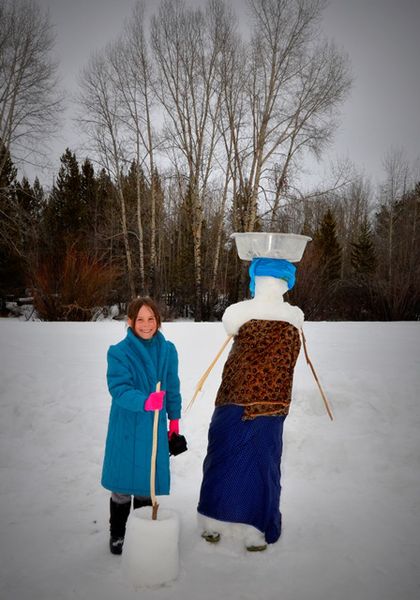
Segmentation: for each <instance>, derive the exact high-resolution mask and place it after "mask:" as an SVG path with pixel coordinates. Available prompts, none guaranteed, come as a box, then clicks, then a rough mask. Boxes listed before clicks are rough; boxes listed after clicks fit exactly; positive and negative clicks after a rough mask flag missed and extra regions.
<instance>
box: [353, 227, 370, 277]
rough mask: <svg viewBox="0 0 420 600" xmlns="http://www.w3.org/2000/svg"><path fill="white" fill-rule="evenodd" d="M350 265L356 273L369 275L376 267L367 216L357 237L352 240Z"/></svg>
mask: <svg viewBox="0 0 420 600" xmlns="http://www.w3.org/2000/svg"><path fill="white" fill-rule="evenodd" d="M351 246H352V250H351V259H350V260H351V266H352V267H353V269H354V270H355V271H356V273H357V274H358V275H361V276H364V275H371V274H372V273H374V272H375V269H376V254H375V246H374V242H373V233H372V229H371V227H370V224H369V221H368V219H367V217H365V219H364V220H363V222H362V224H361V227H360V230H359V235H358V238H357V240H356V241H355V242H352V245H351Z"/></svg>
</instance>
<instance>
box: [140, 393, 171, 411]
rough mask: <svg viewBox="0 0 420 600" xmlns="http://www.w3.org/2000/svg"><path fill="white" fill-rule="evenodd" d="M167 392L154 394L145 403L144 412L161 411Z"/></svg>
mask: <svg viewBox="0 0 420 600" xmlns="http://www.w3.org/2000/svg"><path fill="white" fill-rule="evenodd" d="M165 394H166V392H163V391H162V392H152V393H151V394H150V396H149V397H148V398H147V400H146V402H145V403H144V410H161V409H162V406H163V399H164V397H165Z"/></svg>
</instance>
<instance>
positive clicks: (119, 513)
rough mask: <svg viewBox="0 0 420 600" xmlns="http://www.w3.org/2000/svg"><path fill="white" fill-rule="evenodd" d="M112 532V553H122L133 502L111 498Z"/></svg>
mask: <svg viewBox="0 0 420 600" xmlns="http://www.w3.org/2000/svg"><path fill="white" fill-rule="evenodd" d="M109 506H110V513H111V516H110V519H109V524H110V533H111V537H110V540H109V549H110V550H111V553H112V554H121V552H122V547H123V543H124V536H125V525H126V523H127V519H128V515H129V514H130V509H131V502H124V504H118V502H114V500H113V499H112V498H110V503H109Z"/></svg>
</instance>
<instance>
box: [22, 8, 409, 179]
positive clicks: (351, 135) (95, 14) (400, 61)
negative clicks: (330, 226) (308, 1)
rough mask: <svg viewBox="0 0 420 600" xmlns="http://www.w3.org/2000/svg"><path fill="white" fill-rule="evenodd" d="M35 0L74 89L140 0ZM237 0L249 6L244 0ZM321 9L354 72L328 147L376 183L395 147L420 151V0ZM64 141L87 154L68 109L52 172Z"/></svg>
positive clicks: (331, 153) (65, 76) (63, 72)
mask: <svg viewBox="0 0 420 600" xmlns="http://www.w3.org/2000/svg"><path fill="white" fill-rule="evenodd" d="M198 1H199V0H197V2H198ZM38 2H39V4H40V5H41V6H42V7H49V10H50V16H51V21H52V22H53V24H54V25H55V27H56V50H57V58H58V59H59V61H60V74H61V78H62V82H63V85H64V86H65V87H66V88H67V89H68V90H69V91H76V89H77V83H76V82H77V75H78V73H79V71H80V69H81V68H82V67H83V66H84V65H85V64H86V62H87V60H88V58H89V56H90V54H91V52H92V51H94V50H96V49H100V48H102V47H103V46H104V45H105V44H106V43H107V42H108V41H111V40H112V39H114V38H115V37H116V36H117V35H118V34H119V33H120V31H121V29H122V26H123V22H124V19H126V18H128V17H129V15H130V13H131V11H132V7H133V5H134V3H135V0H38ZM232 2H233V3H234V5H235V7H236V10H237V11H243V10H244V6H245V2H246V0H232ZM200 3H202V2H200ZM324 17H325V18H324V30H325V33H326V34H327V35H328V37H330V38H333V39H334V40H335V41H336V43H337V44H338V45H339V47H341V48H342V49H343V50H344V51H346V52H347V54H348V55H349V57H350V61H351V64H352V71H353V76H354V84H353V89H352V92H351V95H350V97H349V99H348V100H347V101H346V103H345V104H344V105H343V107H342V117H341V125H340V127H339V129H338V130H337V133H336V136H335V141H334V144H333V146H332V147H331V149H330V150H329V152H328V155H329V158H331V159H332V160H333V159H334V158H335V157H338V158H349V159H350V160H351V161H352V162H354V163H355V165H356V166H357V168H358V169H359V170H361V171H363V172H364V173H365V174H366V176H368V177H370V178H371V180H372V182H373V183H375V182H377V181H380V180H381V179H382V177H383V169H382V162H383V158H384V156H385V154H386V153H387V152H389V150H390V149H391V148H399V149H404V150H405V153H406V156H407V159H408V160H409V161H410V162H413V163H414V162H415V161H416V160H417V159H418V158H419V157H420V41H419V40H420V0H330V3H329V6H328V8H327V10H326V11H325V13H324ZM66 146H69V147H70V148H71V149H72V150H74V151H76V154H77V156H78V158H79V159H80V160H82V159H83V158H84V156H83V155H82V156H79V154H78V152H77V150H78V138H77V131H76V130H75V128H74V126H73V125H72V123H71V119H70V115H68V118H67V121H66V124H65V126H64V127H63V129H62V133H61V135H60V137H59V139H58V140H57V141H56V142H55V143H54V146H53V152H52V160H54V161H55V164H53V168H52V170H51V171H50V175H49V177H51V180H52V177H53V175H54V173H56V171H57V168H58V167H57V165H58V159H59V156H60V155H61V154H62V152H63V151H64V149H65V148H66ZM28 174H29V173H28ZM29 175H30V176H31V174H29ZM49 177H48V178H49Z"/></svg>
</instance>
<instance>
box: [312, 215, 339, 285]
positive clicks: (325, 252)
mask: <svg viewBox="0 0 420 600" xmlns="http://www.w3.org/2000/svg"><path fill="white" fill-rule="evenodd" d="M315 243H316V245H317V246H318V247H319V250H320V261H321V268H322V278H323V279H324V280H325V281H328V282H330V281H334V280H336V279H339V278H340V272H341V247H340V244H339V242H338V239H337V234H336V221H335V218H334V215H333V213H332V211H331V210H330V209H328V210H327V212H326V213H325V215H324V217H323V219H322V221H321V224H320V226H319V229H318V231H317V232H316V234H315Z"/></svg>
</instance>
